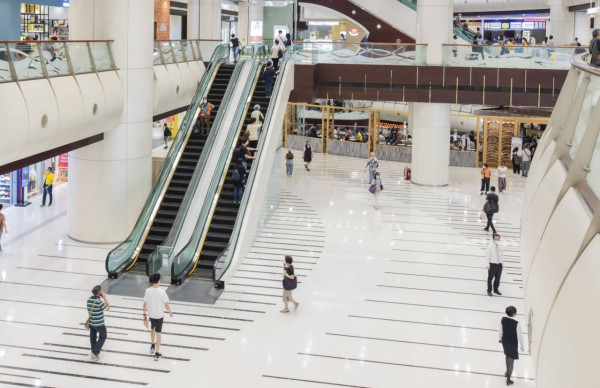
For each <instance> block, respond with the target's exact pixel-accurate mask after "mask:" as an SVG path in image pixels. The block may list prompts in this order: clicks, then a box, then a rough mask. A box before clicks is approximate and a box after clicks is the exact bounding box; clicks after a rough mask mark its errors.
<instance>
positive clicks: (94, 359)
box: [90, 353, 100, 361]
mask: <svg viewBox="0 0 600 388" xmlns="http://www.w3.org/2000/svg"><path fill="white" fill-rule="evenodd" d="M90 357H91V358H92V361H98V360H99V359H100V357H98V356H96V355H95V354H94V353H90Z"/></svg>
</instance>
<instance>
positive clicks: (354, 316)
mask: <svg viewBox="0 0 600 388" xmlns="http://www.w3.org/2000/svg"><path fill="white" fill-rule="evenodd" d="M348 316H349V317H350V318H360V319H371V320H376V321H385V322H397V323H411V324H415V325H426V326H441V327H452V328H456V329H468V330H482V331H492V332H495V333H497V332H498V329H497V328H496V329H486V328H484V327H473V326H460V325H449V324H446V323H432V322H420V321H406V320H403V319H392V318H379V317H366V316H363V315H348ZM523 334H526V333H523Z"/></svg>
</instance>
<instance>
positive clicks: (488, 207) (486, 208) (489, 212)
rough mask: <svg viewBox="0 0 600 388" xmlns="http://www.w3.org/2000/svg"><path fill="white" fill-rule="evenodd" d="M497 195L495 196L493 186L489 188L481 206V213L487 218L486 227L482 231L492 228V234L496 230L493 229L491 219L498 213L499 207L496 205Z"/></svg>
mask: <svg viewBox="0 0 600 388" xmlns="http://www.w3.org/2000/svg"><path fill="white" fill-rule="evenodd" d="M499 200H500V198H498V195H496V188H495V187H494V186H492V187H490V193H489V194H488V195H487V196H486V197H485V204H484V205H483V212H484V213H485V215H486V216H487V226H486V227H485V228H484V229H483V230H485V231H486V232H487V231H489V230H490V227H491V228H492V232H493V233H496V228H495V227H494V222H493V221H492V219H493V218H494V214H495V213H498V211H499V210H500V207H499V205H498V201H499Z"/></svg>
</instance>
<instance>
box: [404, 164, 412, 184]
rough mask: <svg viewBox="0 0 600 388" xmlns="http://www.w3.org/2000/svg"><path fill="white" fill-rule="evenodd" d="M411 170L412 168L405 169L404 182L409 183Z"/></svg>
mask: <svg viewBox="0 0 600 388" xmlns="http://www.w3.org/2000/svg"><path fill="white" fill-rule="evenodd" d="M411 171H412V170H411V169H410V167H404V180H405V181H409V180H410V173H411Z"/></svg>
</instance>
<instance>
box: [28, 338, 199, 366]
mask: <svg viewBox="0 0 600 388" xmlns="http://www.w3.org/2000/svg"><path fill="white" fill-rule="evenodd" d="M44 345H46V346H55V347H59V348H71V349H82V350H86V351H89V350H90V348H89V347H88V346H75V345H67V344H54V343H51V342H44ZM38 350H43V349H38ZM48 350H51V349H48ZM102 352H105V353H115V354H127V355H129V356H140V357H144V358H148V357H151V355H150V353H134V352H124V351H122V350H110V349H102ZM86 355H87V354H86ZM163 359H164V360H174V361H190V359H189V358H180V357H167V356H163Z"/></svg>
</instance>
